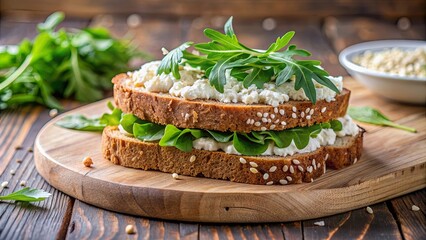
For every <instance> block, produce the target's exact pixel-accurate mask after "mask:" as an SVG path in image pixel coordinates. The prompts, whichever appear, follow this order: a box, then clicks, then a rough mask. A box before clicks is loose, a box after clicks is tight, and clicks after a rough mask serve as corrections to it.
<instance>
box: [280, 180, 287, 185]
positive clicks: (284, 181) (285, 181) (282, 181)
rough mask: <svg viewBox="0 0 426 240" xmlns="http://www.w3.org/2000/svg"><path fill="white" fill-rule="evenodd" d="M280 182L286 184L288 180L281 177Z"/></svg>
mask: <svg viewBox="0 0 426 240" xmlns="http://www.w3.org/2000/svg"><path fill="white" fill-rule="evenodd" d="M280 183H281V184H282V185H286V184H288V182H287V180H285V179H281V180H280Z"/></svg>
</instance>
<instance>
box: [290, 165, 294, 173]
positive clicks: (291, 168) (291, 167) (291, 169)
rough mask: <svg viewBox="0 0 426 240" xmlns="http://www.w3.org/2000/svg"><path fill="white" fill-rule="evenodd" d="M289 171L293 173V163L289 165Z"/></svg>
mask: <svg viewBox="0 0 426 240" xmlns="http://www.w3.org/2000/svg"><path fill="white" fill-rule="evenodd" d="M290 173H294V167H293V165H290Z"/></svg>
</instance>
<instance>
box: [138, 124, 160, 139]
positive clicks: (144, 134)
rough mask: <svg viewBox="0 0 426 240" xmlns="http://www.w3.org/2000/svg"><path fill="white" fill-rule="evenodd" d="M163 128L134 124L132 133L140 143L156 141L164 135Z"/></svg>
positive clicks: (153, 125) (155, 125) (154, 125)
mask: <svg viewBox="0 0 426 240" xmlns="http://www.w3.org/2000/svg"><path fill="white" fill-rule="evenodd" d="M164 129H165V127H164V126H162V125H158V124H155V123H143V124H139V123H136V122H135V123H134V124H133V129H132V133H133V135H134V136H135V137H136V138H137V139H139V140H142V141H158V140H160V139H161V138H162V137H163V135H164Z"/></svg>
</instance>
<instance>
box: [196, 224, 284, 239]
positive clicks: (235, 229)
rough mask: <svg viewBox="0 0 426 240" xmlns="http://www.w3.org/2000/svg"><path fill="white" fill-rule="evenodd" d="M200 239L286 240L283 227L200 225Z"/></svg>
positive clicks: (266, 225) (264, 225) (269, 225)
mask: <svg viewBox="0 0 426 240" xmlns="http://www.w3.org/2000/svg"><path fill="white" fill-rule="evenodd" d="M200 239H284V236H283V233H282V229H281V225H280V224H277V223H269V224H261V225H258V224H247V225H239V224H229V225H210V224H201V225H200Z"/></svg>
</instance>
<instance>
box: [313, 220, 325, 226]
mask: <svg viewBox="0 0 426 240" xmlns="http://www.w3.org/2000/svg"><path fill="white" fill-rule="evenodd" d="M314 225H316V226H320V227H323V226H325V222H324V221H319V222H314Z"/></svg>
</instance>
